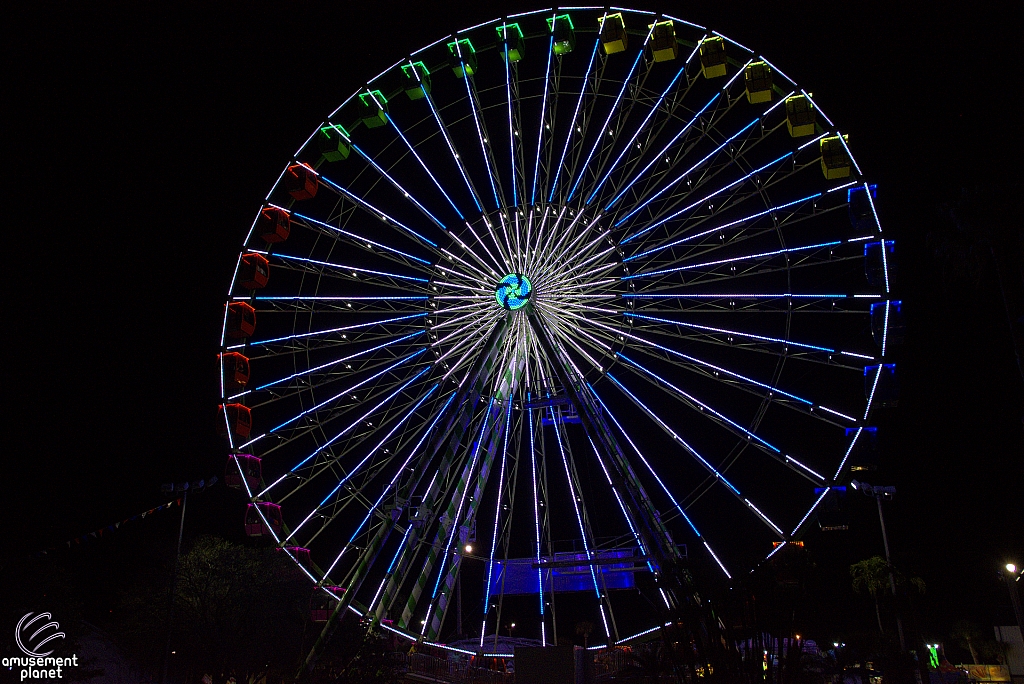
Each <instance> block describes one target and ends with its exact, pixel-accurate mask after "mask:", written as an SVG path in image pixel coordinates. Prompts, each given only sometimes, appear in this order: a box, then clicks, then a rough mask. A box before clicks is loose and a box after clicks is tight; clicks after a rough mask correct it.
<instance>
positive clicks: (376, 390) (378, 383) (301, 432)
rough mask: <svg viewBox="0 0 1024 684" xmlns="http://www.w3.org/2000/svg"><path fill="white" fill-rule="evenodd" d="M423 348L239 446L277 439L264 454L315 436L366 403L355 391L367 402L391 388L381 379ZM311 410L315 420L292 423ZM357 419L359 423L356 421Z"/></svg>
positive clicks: (268, 401) (293, 393)
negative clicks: (269, 438)
mask: <svg viewBox="0 0 1024 684" xmlns="http://www.w3.org/2000/svg"><path fill="white" fill-rule="evenodd" d="M425 351H426V350H425V349H420V350H418V351H417V352H414V354H412V355H410V356H409V357H405V358H404V359H400V360H399V361H397V362H395V363H394V364H392V365H391V366H389V367H388V368H385V369H384V370H382V371H378V372H377V373H375V374H374V375H372V376H371V377H369V378H366V379H364V380H363V381H360V382H359V383H357V384H356V385H355V386H353V387H351V388H349V389H348V390H346V391H345V392H339V393H337V394H336V395H334V396H333V397H331V398H330V399H328V400H327V401H325V402H319V404H318V405H316V406H314V407H313V408H312V409H307V410H304V411H301V412H300V413H299V414H298V415H297V416H293V417H292V418H291V419H289V420H286V421H285V422H284V423H281V424H279V425H277V426H276V427H274V428H273V429H271V430H268V431H267V432H264V433H262V434H260V435H259V436H257V437H253V438H252V439H250V440H249V441H247V442H245V443H244V444H241V445H240V446H239V448H242V449H245V448H249V447H251V446H252V445H253V444H255V443H257V442H260V441H261V440H263V439H264V438H267V437H272V438H275V439H276V440H277V444H275V445H274V446H270V447H264V448H263V453H264V454H265V455H266V454H270V453H272V452H274V451H276V450H277V449H280V448H282V447H284V446H286V445H287V444H289V443H291V442H294V441H296V440H299V439H302V438H306V437H309V436H311V435H315V434H316V433H317V431H318V430H319V429H320V428H321V427H322V426H323V425H326V424H327V423H329V422H333V421H335V420H337V419H339V418H341V417H342V416H344V415H346V414H347V413H348V412H349V411H351V410H353V409H356V408H359V407H361V406H362V405H363V404H364V403H365V402H360V401H359V395H358V394H357V393H356V390H359V389H362V391H363V392H364V393H365V395H366V400H367V401H369V400H372V399H374V398H376V397H379V396H380V395H381V394H383V393H384V392H386V391H387V389H388V388H390V386H391V385H389V384H385V382H384V381H382V380H381V378H382V377H385V376H387V375H388V373H389V372H390V371H391V370H394V368H397V367H399V366H400V365H403V364H405V363H407V362H408V361H410V360H411V359H412V358H414V357H416V356H418V355H419V354H421V353H423V352H425ZM378 365H381V364H376V365H375V367H376V366H378ZM419 367H420V366H413V367H412V368H411V369H410V372H411V371H413V370H416V368H419ZM393 375H394V376H395V377H400V376H398V375H397V374H393ZM419 375H420V374H417V376H416V377H419ZM386 379H387V380H390V379H391V378H390V377H387V378H386ZM291 394H292V395H296V396H298V397H299V398H300V399H301V398H302V397H305V396H306V395H305V394H303V393H302V392H301V391H295V392H292V393H291ZM281 398H283V399H288V398H289V397H288V396H284V397H281ZM274 401H275V399H269V400H265V401H264V402H261V405H266V404H270V403H273V402H274ZM324 406H330V407H331V408H330V409H328V410H321V409H323V408H324ZM255 408H259V406H255ZM293 410H294V409H293ZM311 412H315V414H316V420H313V419H311V418H310V419H306V420H304V421H303V422H302V423H301V424H300V425H292V423H294V422H295V420H296V419H300V418H305V417H306V416H308V415H309V414H310V413H311ZM356 422H357V423H358V422H359V421H356ZM289 426H291V427H289ZM318 451H319V450H318Z"/></svg>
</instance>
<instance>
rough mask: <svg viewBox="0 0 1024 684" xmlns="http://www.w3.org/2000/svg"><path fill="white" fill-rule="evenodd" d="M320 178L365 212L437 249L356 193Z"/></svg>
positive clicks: (325, 178) (434, 243) (434, 245)
mask: <svg viewBox="0 0 1024 684" xmlns="http://www.w3.org/2000/svg"><path fill="white" fill-rule="evenodd" d="M318 178H319V179H320V180H321V181H323V182H324V183H326V184H327V185H329V186H331V187H332V188H334V189H335V190H337V191H338V192H339V193H341V194H342V195H344V196H345V197H347V198H348V199H350V200H352V201H353V202H355V203H356V204H358V205H359V206H360V207H362V208H363V209H364V210H366V211H368V212H370V213H371V214H373V215H374V216H376V217H377V218H378V219H380V220H381V221H383V222H384V223H389V224H392V225H395V226H397V227H398V228H401V229H402V230H404V231H405V232H407V233H409V234H410V235H412V236H414V237H416V238H417V239H418V240H420V241H421V242H425V243H426V244H428V245H430V246H431V247H437V243H436V242H434V241H433V240H429V239H427V238H425V237H423V236H422V235H420V234H419V233H417V232H416V231H415V230H413V229H412V228H410V227H409V226H407V225H405V224H404V223H402V222H401V221H398V220H397V219H395V218H392V217H391V216H389V215H388V214H386V213H385V212H383V211H381V210H380V209H378V208H377V207H375V206H373V205H372V204H370V203H369V202H367V201H366V200H364V199H363V198H362V197H360V196H359V195H356V194H355V193H352V192H350V191H349V190H346V189H345V188H343V187H341V186H340V185H338V184H337V183H335V182H334V181H332V180H331V179H330V178H327V177H326V176H324V175H323V174H320V175H319V176H318Z"/></svg>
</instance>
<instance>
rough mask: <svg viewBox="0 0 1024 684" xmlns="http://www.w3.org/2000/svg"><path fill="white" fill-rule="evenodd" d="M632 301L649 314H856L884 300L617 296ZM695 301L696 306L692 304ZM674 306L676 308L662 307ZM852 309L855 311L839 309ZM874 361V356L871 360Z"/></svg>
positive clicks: (801, 295)
mask: <svg viewBox="0 0 1024 684" xmlns="http://www.w3.org/2000/svg"><path fill="white" fill-rule="evenodd" d="M615 296H617V297H621V298H622V299H628V300H632V301H633V302H634V304H635V309H636V310H638V311H646V312H648V313H657V314H667V313H691V312H692V313H727V312H733V311H742V312H756V313H767V314H785V313H788V312H790V311H791V312H792V313H810V314H829V313H842V314H856V315H867V314H869V313H870V310H868V309H863V308H856V305H857V303H858V302H862V301H869V300H876V299H880V298H881V295H878V294H837V293H810V292H781V293H769V292H753V291H752V292H742V291H736V292H703V293H699V292H694V293H687V292H645V293H623V294H621V295H615ZM690 302H694V303H690ZM664 304H672V305H673V306H672V308H662V307H663V306H664ZM843 306H851V307H852V308H839V307H843ZM867 358H873V357H867Z"/></svg>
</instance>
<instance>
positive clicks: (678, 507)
mask: <svg viewBox="0 0 1024 684" xmlns="http://www.w3.org/2000/svg"><path fill="white" fill-rule="evenodd" d="M589 389H590V393H591V394H592V395H593V396H594V398H595V399H596V400H597V402H598V403H599V404H600V406H601V408H602V410H603V411H604V414H605V415H606V416H608V417H609V418H611V419H612V422H613V423H615V427H616V428H618V430H619V432H620V433H621V434H622V436H623V437H625V438H626V441H627V442H628V443H629V445H630V446H631V447H632V448H633V451H634V452H635V453H636V455H637V456H638V457H639V458H640V462H641V463H643V464H644V467H645V468H647V471H648V472H649V473H650V474H651V477H653V478H654V480H655V481H656V482H657V483H658V486H659V487H660V488H661V490H662V491H663V492H664V493H665V496H667V497H668V499H669V501H671V502H672V507H673V508H674V509H675V510H676V511H677V512H678V513H679V515H680V516H681V517H682V518H683V520H685V521H686V524H687V525H688V526H689V528H690V530H692V531H693V533H694V535H696V537H697V538H698V539H700V540H701V543H703V544H704V548H706V549H707V551H708V553H709V554H711V557H712V558H714V559H715V563H717V564H718V567H719V568H721V569H722V572H724V573H725V576H726V577H728V578H729V579H732V575H731V574H729V571H728V570H727V569H726V567H725V565H724V564H723V563H722V561H721V560H719V557H718V555H717V554H716V553H715V552H714V551H713V550H712V549H711V545H710V544H709V543H708V541H707V539H706V538H705V537H704V535H702V534H701V533H700V531H699V530H698V529H697V526H696V525H695V524H694V522H693V520H692V519H691V518H690V516H689V515H687V514H686V510H685V509H684V508H683V507H682V506H681V505H680V503H679V500H678V499H676V497H675V496H673V494H672V492H671V491H670V490H669V488H668V486H667V485H666V484H665V482H664V480H662V478H661V476H659V475H658V473H657V472H656V471H655V470H654V468H653V467H652V466H651V464H650V461H648V460H647V457H645V456H644V454H643V452H642V451H640V448H639V447H638V446H637V445H636V443H635V442H634V441H633V439H632V438H631V437H630V436H629V433H627V432H626V429H625V428H624V427H622V423H620V422H619V419H618V418H616V416H615V413H614V412H612V411H611V410H610V409H609V408H608V405H607V404H605V403H604V400H603V399H601V395H599V394H598V393H597V390H596V389H595V388H594V387H593V386H590V387H589Z"/></svg>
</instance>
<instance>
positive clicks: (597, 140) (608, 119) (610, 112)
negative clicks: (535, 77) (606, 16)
mask: <svg viewBox="0 0 1024 684" xmlns="http://www.w3.org/2000/svg"><path fill="white" fill-rule="evenodd" d="M652 33H654V24H651V28H650V29H649V30H648V31H647V37H646V38H644V44H643V46H641V48H640V51H639V52H638V53H637V55H636V59H634V60H633V66H631V67H630V68H629V73H628V74H626V77H625V78H624V79H622V87H621V88H620V89H619V94H618V95H617V96H616V97H615V102H613V103H612V107H611V109H610V110H608V116H607V117H606V118H605V120H604V125H603V126H601V130H600V131H599V132H598V134H597V137H596V138H595V140H594V145H593V146H592V147H591V148H590V152H589V153H588V154H587V158H586V160H584V162H583V165H582V166H581V167H580V175H579V176H578V177H577V178H576V182H575V183H574V184H573V186H572V190H570V191H569V196H568V197H566V198H565V201H566V202H568V201H569V200H571V199H572V196H573V195H575V194H576V189H577V188H578V187H579V186H580V183H581V182H582V181H583V177H584V176H585V175H586V171H587V166H589V165H590V160H591V159H593V157H594V153H595V152H597V148H598V146H599V145H600V144H601V141H602V140H603V139H604V134H605V131H606V130H607V129H608V124H610V123H611V122H612V117H613V116H615V112H616V110H617V109H618V108H619V103H620V102H621V101H622V96H623V95H625V94H626V89H627V88H628V87H629V83H630V81H632V80H633V74H634V73H635V72H636V67H637V65H638V64H640V60H641V59H643V56H644V53H645V52H646V50H645V49H644V48H646V47H647V43H649V42H650V40H651V34H652ZM598 35H599V36H600V34H598ZM599 39H600V38H599ZM570 134H571V133H570ZM589 203H590V202H589V201H588V202H587V204H589Z"/></svg>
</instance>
